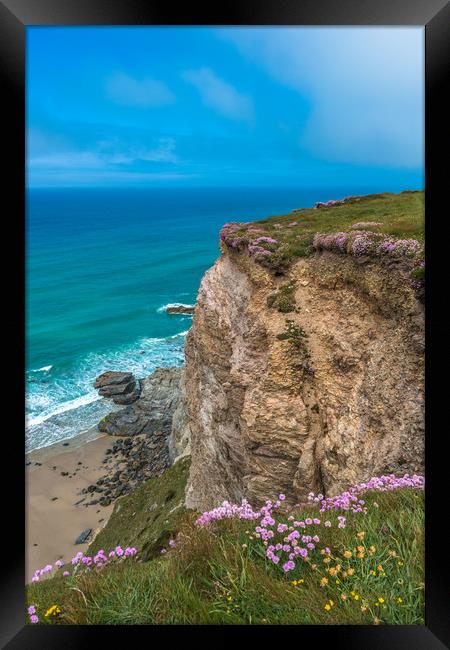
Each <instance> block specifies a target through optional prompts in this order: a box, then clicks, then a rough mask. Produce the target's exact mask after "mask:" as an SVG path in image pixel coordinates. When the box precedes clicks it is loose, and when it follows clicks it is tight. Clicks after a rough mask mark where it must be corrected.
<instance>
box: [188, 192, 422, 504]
mask: <svg viewBox="0 0 450 650" xmlns="http://www.w3.org/2000/svg"><path fill="white" fill-rule="evenodd" d="M405 199H406V197H405ZM329 211H330V209H329ZM291 218H292V216H291ZM299 223H300V224H301V219H299ZM372 223H375V222H372ZM272 225H273V228H276V224H272ZM287 225H288V226H295V225H296V224H295V222H294V223H290V224H287ZM356 225H357V228H358V227H359V226H358V224H356ZM375 225H376V226H377V225H381V224H378V223H375ZM245 226H246V227H247V231H245V227H244V225H243V224H234V225H233V224H231V228H230V226H229V228H228V234H229V233H230V232H231V233H232V234H233V235H235V236H234V238H230V237H229V236H228V239H227V238H226V237H223V238H222V245H221V247H222V255H221V257H220V258H219V259H218V260H217V262H216V263H215V264H214V266H213V267H212V268H211V269H210V270H209V271H208V272H207V273H206V274H205V276H204V278H203V280H202V283H201V287H200V291H199V295H198V300H197V306H196V309H195V314H194V318H193V325H192V328H191V330H190V331H189V333H188V336H187V340H186V370H185V377H184V390H183V403H184V408H185V410H186V415H187V420H186V422H184V425H185V431H186V427H188V429H189V437H190V447H191V457H192V463H191V470H190V477H189V482H188V488H187V497H186V505H187V506H188V507H190V508H195V509H207V508H210V507H213V506H215V505H217V504H218V503H220V502H221V501H223V500H224V499H229V500H231V501H233V502H236V501H240V500H241V499H242V498H247V499H248V500H249V501H250V502H251V503H252V504H261V503H262V502H263V501H264V500H265V499H266V498H267V497H270V496H272V497H273V496H275V495H277V494H278V493H280V492H282V493H284V494H286V496H287V499H288V501H290V502H296V501H298V500H301V499H303V498H305V497H306V496H307V494H308V493H309V492H311V491H313V492H316V493H317V492H321V493H322V494H325V495H327V496H330V495H334V494H337V493H338V492H340V491H342V490H344V489H346V487H347V486H348V485H349V484H352V483H356V482H360V481H365V480H368V479H369V478H370V477H372V476H375V475H381V474H386V473H391V472H394V473H396V474H402V473H406V472H409V473H413V472H419V471H421V470H423V455H424V448H423V447H424V439H423V437H424V413H423V411H424V404H423V395H424V310H423V304H422V302H421V300H419V298H418V295H417V291H416V290H415V288H414V282H411V269H413V270H414V266H415V265H416V264H417V260H416V261H415V262H414V261H413V260H412V259H411V258H412V256H411V254H410V252H407V253H406V254H405V253H404V251H405V250H406V251H411V250H413V249H414V246H415V245H414V246H411V244H410V242H411V241H413V240H401V242H400V243H401V244H402V246H403V248H401V251H400V246H397V248H396V249H395V247H394V249H393V250H397V252H398V251H400V252H401V254H394V255H390V254H388V255H385V254H384V252H385V251H386V250H388V248H389V246H387V245H386V241H387V239H386V236H384V237H383V236H382V235H372V234H371V233H370V232H367V231H365V235H364V236H366V238H367V240H368V241H369V240H370V246H371V249H370V250H371V252H370V251H369V247H368V248H367V251H365V250H361V234H360V233H361V230H356V231H355V232H356V235H352V237H351V238H347V239H346V249H345V251H344V249H343V248H342V246H341V249H342V250H340V249H339V247H336V246H328V248H329V249H330V250H326V248H327V246H320V245H319V244H320V242H319V244H318V240H317V237H316V239H315V240H314V242H315V245H312V246H310V249H309V250H308V254H307V255H306V256H302V257H298V258H294V259H291V260H290V263H289V265H285V266H284V267H282V272H280V271H279V268H280V265H279V259H280V257H282V256H280V255H279V251H280V250H281V252H283V250H286V244H284V245H283V246H284V248H283V247H279V248H278V250H277V246H275V245H272V242H275V243H276V244H277V243H278V242H279V241H280V240H281V237H278V239H277V240H276V239H274V238H273V237H274V235H273V232H274V230H273V228H272V231H271V232H270V233H269V232H267V228H266V230H265V231H264V226H263V228H262V229H261V228H258V229H256V228H255V226H253V225H252V226H251V228H253V231H252V232H251V233H250V235H248V224H247V225H245ZM285 227H286V223H281V225H280V226H278V229H281V228H285ZM367 227H368V228H369V229H370V226H367ZM239 228H241V230H239ZM242 228H244V231H243V230H242ZM291 230H293V229H291ZM246 232H247V234H246ZM261 232H265V234H266V235H269V236H261ZM236 233H237V235H236ZM338 234H340V235H342V234H343V233H338ZM290 236H291V235H290ZM251 237H253V238H255V237H259V240H257V242H256V245H255V244H254V241H253V244H252V241H251ZM358 237H359V239H357V238H358ZM264 240H266V241H264ZM333 241H334V240H333ZM389 241H391V240H389ZM405 241H407V244H406V245H405V244H404V242H405ZM265 243H268V245H267V246H265V247H264V244H265ZM397 243H399V242H397ZM415 243H416V244H417V242H415ZM352 245H353V252H354V253H355V254H354V255H352V254H348V253H349V252H351V246H352ZM252 246H253V249H252ZM257 246H259V247H260V248H259V250H257ZM261 246H262V247H261ZM357 246H359V249H357ZM374 246H376V247H378V248H375V247H374ZM405 246H406V248H405ZM383 247H384V248H383ZM262 250H268V251H269V254H268V255H267V256H266V255H261V251H262ZM375 250H377V251H383V255H380V254H378V255H375V254H373V252H374V251H375ZM343 251H344V252H343ZM414 251H415V249H414ZM252 253H254V254H253V255H252ZM356 253H357V254H356ZM363 253H364V254H363ZM365 253H367V254H365ZM270 255H272V256H274V257H275V256H276V255H278V260H277V264H276V266H275V267H272V268H271V267H270V265H268V264H266V263H265V260H266V259H269V256H270ZM416 257H417V256H416ZM261 261H262V262H263V263H261ZM274 268H275V272H274Z"/></svg>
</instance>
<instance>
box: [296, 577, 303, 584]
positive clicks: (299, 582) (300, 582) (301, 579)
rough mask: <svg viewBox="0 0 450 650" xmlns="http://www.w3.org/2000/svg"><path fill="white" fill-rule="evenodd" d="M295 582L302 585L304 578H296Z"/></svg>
mask: <svg viewBox="0 0 450 650" xmlns="http://www.w3.org/2000/svg"><path fill="white" fill-rule="evenodd" d="M297 582H298V584H299V585H302V584H303V583H304V582H305V580H304V578H300V580H298V581H297Z"/></svg>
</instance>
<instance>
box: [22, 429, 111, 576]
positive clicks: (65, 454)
mask: <svg viewBox="0 0 450 650" xmlns="http://www.w3.org/2000/svg"><path fill="white" fill-rule="evenodd" d="M114 440H117V438H112V437H111V436H107V435H101V434H99V432H98V431H97V430H96V429H91V430H89V431H87V432H85V433H83V434H80V435H79V436H76V437H74V438H71V439H70V440H67V441H62V442H58V443H56V444H54V445H51V446H49V447H44V448H43V449H38V450H35V451H32V452H30V453H29V454H27V455H26V458H25V462H26V468H25V474H26V581H27V582H29V581H30V580H31V577H32V575H33V573H34V571H35V570H36V569H38V568H42V567H44V566H45V565H46V564H54V562H55V561H56V560H58V559H61V560H63V561H70V559H71V558H72V557H73V556H74V555H75V554H76V553H77V552H78V551H85V550H86V549H87V547H88V545H89V542H90V541H91V539H92V535H91V537H90V538H89V541H88V542H87V543H85V544H75V540H76V539H77V537H78V536H79V535H80V533H81V532H82V531H83V530H85V529H87V528H92V530H93V533H95V531H96V530H98V529H100V528H101V527H103V526H104V525H105V524H106V522H107V521H108V518H109V516H110V515H111V512H112V510H113V503H111V504H110V505H109V506H106V507H103V506H100V505H98V504H97V505H89V506H86V505H84V504H83V503H78V505H75V504H77V502H79V501H80V500H81V499H82V498H83V496H84V495H82V494H80V492H81V490H82V489H83V488H86V487H87V486H88V485H91V484H92V483H95V482H96V481H97V480H98V479H99V477H100V476H102V475H104V473H105V469H106V467H105V464H103V463H102V461H103V459H104V458H105V452H106V450H107V448H108V447H111V445H112V444H113V441H114Z"/></svg>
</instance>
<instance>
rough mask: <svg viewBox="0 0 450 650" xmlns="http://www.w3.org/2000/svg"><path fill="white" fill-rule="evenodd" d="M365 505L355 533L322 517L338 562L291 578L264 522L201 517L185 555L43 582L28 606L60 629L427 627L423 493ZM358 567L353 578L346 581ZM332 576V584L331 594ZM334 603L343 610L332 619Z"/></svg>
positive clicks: (187, 528) (189, 525)
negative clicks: (264, 533) (271, 549)
mask: <svg viewBox="0 0 450 650" xmlns="http://www.w3.org/2000/svg"><path fill="white" fill-rule="evenodd" d="M364 498H365V500H366V504H367V507H368V512H367V513H366V514H364V513H357V514H355V513H344V514H346V516H347V526H346V528H345V529H338V528H337V527H336V522H337V515H338V514H341V513H339V512H336V513H335V512H329V513H326V514H323V515H321V519H322V521H325V519H330V520H331V521H332V523H333V526H332V527H331V528H326V527H324V526H323V525H321V526H320V531H318V534H319V535H320V537H321V541H320V544H318V549H319V548H320V549H323V548H324V547H326V546H329V547H330V548H331V551H332V560H331V562H330V563H329V564H326V563H325V562H324V557H326V556H324V555H321V554H320V553H319V551H317V554H316V555H315V556H313V557H312V559H311V561H300V562H299V563H298V566H297V567H296V569H295V570H294V571H293V572H291V573H289V574H288V575H285V574H284V572H283V571H282V569H281V568H280V566H278V567H277V566H275V565H273V564H272V563H271V562H270V561H269V560H267V559H266V558H265V555H264V552H265V548H264V546H263V545H262V542H261V540H260V539H258V538H257V537H255V533H254V526H255V524H254V523H252V522H249V521H239V520H228V521H222V522H216V523H215V524H212V525H210V526H208V527H204V528H198V527H196V526H195V525H194V520H195V518H196V515H194V513H191V514H190V515H189V514H188V515H185V518H184V520H183V521H182V522H180V530H181V533H182V536H181V541H180V542H179V543H178V546H177V548H176V549H173V550H169V551H168V552H167V553H166V555H164V556H161V555H159V556H158V557H157V558H155V559H153V560H151V561H147V562H141V561H139V558H138V560H135V559H128V560H125V561H124V562H123V563H122V564H121V565H117V566H111V567H105V568H104V569H102V570H100V571H95V570H92V571H90V572H87V573H85V574H84V575H78V576H77V575H74V576H71V577H70V578H67V579H66V580H65V581H63V580H61V579H49V580H47V581H43V582H42V583H35V584H32V585H30V586H29V587H28V590H27V601H28V603H29V604H35V605H36V606H37V609H38V614H39V615H40V618H41V620H42V619H43V616H42V612H43V611H45V610H46V609H47V608H48V607H49V606H50V605H53V604H58V605H59V607H60V608H61V614H60V616H59V617H58V618H57V619H52V623H59V624H64V623H66V624H67V623H68V624H99V625H101V624H112V625H118V624H373V623H374V622H378V621H380V622H381V623H387V624H423V623H424V603H423V589H424V571H423V570H424V545H423V544H424V542H423V530H424V503H423V501H424V500H423V493H422V492H420V491H418V490H413V489H402V490H397V491H395V492H386V493H377V492H371V493H366V495H365V497H364ZM377 506H378V507H377ZM308 514H311V516H317V510H316V509H315V506H309V507H308V508H306V509H305V510H302V514H301V516H302V518H305V517H306V516H308ZM362 532H363V533H364V539H363V540H361V539H359V538H358V533H362ZM358 546H364V549H365V552H364V557H358V556H357V554H358V553H359V551H358V550H357V547H358ZM371 546H373V547H375V550H374V551H373V553H372V554H371V551H370V547H371ZM354 549H356V550H355V551H354ZM346 550H347V551H350V552H351V553H352V557H351V558H350V559H346V558H345V557H344V555H343V553H344V551H346ZM314 553H316V551H315V552H314ZM337 564H340V565H341V569H340V571H339V572H338V574H337V576H331V575H330V573H328V572H327V568H329V567H332V568H334V567H335V566H336V565H337ZM379 566H382V569H381V570H378V568H377V567H379ZM348 569H351V570H353V575H348V574H347V577H343V575H342V571H347V570H348ZM371 571H375V575H372V574H371ZM350 572H351V571H350ZM324 577H326V578H327V579H328V584H327V585H326V586H321V580H322V579H323V578H324ZM336 579H337V580H338V583H336ZM294 580H303V582H302V583H301V584H297V585H294V584H292V583H293V581H294ZM352 592H353V593H354V595H355V597H354V596H352ZM342 595H345V596H346V599H345V600H343V599H342ZM356 596H358V598H356ZM380 598H382V599H383V601H384V602H380V601H379V599H380ZM399 598H401V602H400V601H399V600H398V599H399ZM330 599H331V600H332V601H333V602H334V605H333V606H332V607H331V609H330V611H327V610H326V609H325V604H326V603H327V602H329V601H330ZM376 603H378V605H376ZM361 607H363V608H365V609H361ZM44 621H47V619H45V618H44Z"/></svg>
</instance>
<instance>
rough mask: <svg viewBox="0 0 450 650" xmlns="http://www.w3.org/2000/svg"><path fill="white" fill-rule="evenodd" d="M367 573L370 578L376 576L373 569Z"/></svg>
mask: <svg viewBox="0 0 450 650" xmlns="http://www.w3.org/2000/svg"><path fill="white" fill-rule="evenodd" d="M369 573H370V575H371V576H376V575H377V574H376V572H375V571H374V570H373V569H370V572H369Z"/></svg>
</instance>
